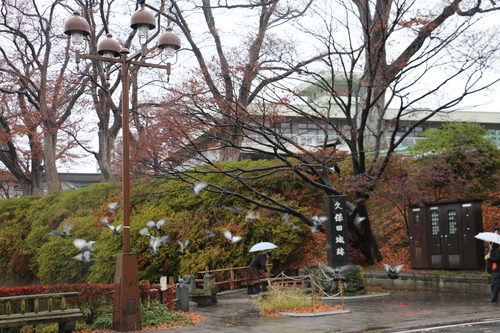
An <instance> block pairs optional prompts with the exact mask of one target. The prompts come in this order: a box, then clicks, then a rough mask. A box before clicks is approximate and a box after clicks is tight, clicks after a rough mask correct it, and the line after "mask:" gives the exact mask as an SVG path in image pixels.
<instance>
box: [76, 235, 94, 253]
mask: <svg viewBox="0 0 500 333" xmlns="http://www.w3.org/2000/svg"><path fill="white" fill-rule="evenodd" d="M73 244H74V245H75V246H76V247H77V248H78V249H80V250H83V251H84V252H92V246H93V245H94V244H95V241H86V240H85V239H80V238H77V239H75V240H73Z"/></svg>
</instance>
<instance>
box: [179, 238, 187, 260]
mask: <svg viewBox="0 0 500 333" xmlns="http://www.w3.org/2000/svg"><path fill="white" fill-rule="evenodd" d="M177 244H179V246H180V247H181V250H180V251H179V252H177V253H178V254H180V255H181V256H183V255H185V254H186V248H187V247H188V245H189V239H187V240H186V241H185V242H184V244H183V243H182V242H181V241H180V240H177Z"/></svg>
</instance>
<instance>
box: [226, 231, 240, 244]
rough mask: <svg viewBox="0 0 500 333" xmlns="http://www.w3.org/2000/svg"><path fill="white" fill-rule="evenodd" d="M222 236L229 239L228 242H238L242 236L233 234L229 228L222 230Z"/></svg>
mask: <svg viewBox="0 0 500 333" xmlns="http://www.w3.org/2000/svg"><path fill="white" fill-rule="evenodd" d="M224 237H226V239H227V240H228V241H229V244H234V243H236V242H239V241H240V240H241V239H242V238H243V237H241V236H233V235H232V234H231V231H229V230H226V231H224Z"/></svg>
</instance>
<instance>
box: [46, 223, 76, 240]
mask: <svg viewBox="0 0 500 333" xmlns="http://www.w3.org/2000/svg"><path fill="white" fill-rule="evenodd" d="M72 226H73V225H72V224H71V223H66V224H65V225H64V229H63V231H62V232H61V231H58V230H51V231H49V233H48V234H47V236H61V237H63V238H66V237H68V236H70V234H69V231H70V230H71V227H72Z"/></svg>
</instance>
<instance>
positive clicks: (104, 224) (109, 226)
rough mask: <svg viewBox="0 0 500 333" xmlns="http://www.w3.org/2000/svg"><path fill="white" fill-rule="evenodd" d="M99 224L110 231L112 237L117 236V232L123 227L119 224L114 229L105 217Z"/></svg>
mask: <svg viewBox="0 0 500 333" xmlns="http://www.w3.org/2000/svg"><path fill="white" fill-rule="evenodd" d="M101 224H102V225H103V226H104V227H106V228H109V229H111V231H112V232H113V234H114V235H119V233H118V231H120V229H121V228H122V227H123V224H120V225H119V226H116V227H115V226H114V225H110V224H109V222H108V218H107V217H103V218H102V219H101Z"/></svg>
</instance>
